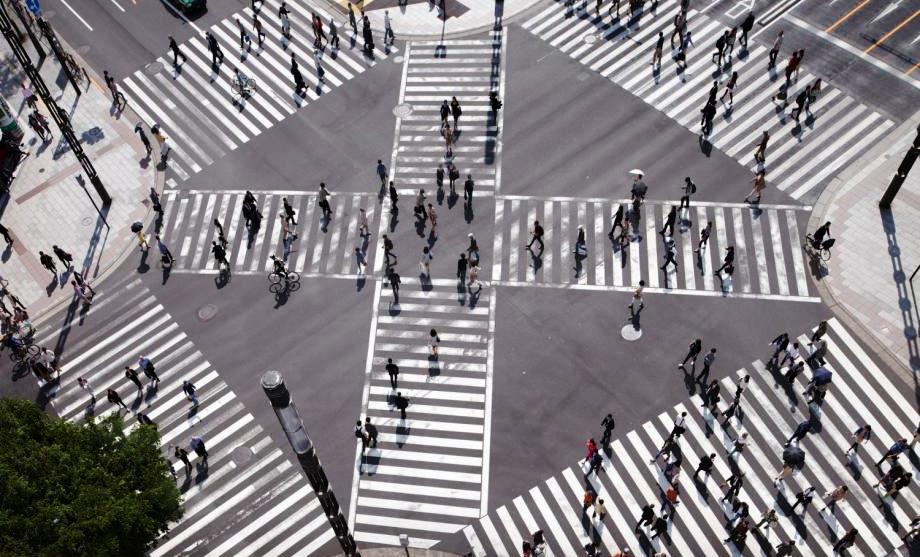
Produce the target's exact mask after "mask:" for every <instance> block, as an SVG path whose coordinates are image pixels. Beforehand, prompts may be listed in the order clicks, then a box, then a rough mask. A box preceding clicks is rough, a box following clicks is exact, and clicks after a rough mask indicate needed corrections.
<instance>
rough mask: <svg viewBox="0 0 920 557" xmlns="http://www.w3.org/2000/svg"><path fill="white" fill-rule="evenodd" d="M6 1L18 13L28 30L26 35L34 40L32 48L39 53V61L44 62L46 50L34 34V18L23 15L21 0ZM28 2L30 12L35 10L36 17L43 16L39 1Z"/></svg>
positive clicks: (28, 0) (29, 0)
mask: <svg viewBox="0 0 920 557" xmlns="http://www.w3.org/2000/svg"><path fill="white" fill-rule="evenodd" d="M4 1H6V2H8V3H9V5H10V6H11V7H12V8H13V11H14V12H16V16H17V17H18V18H19V21H20V23H22V24H23V26H24V27H25V28H26V33H27V34H28V35H29V38H30V39H32V46H34V47H35V52H37V53H38V58H39V60H43V59H44V58H45V56H47V54H46V53H45V49H44V48H42V44H41V41H39V40H38V37H36V36H35V33H33V32H32V22H33V21H34V18H33V17H32V16H31V15H29V14H25V13H23V10H22V5H21V4H20V3H19V0H4ZM26 2H27V3H28V8H29V10H33V9H34V10H35V14H36V15H40V14H41V9H40V8H39V7H38V0H26ZM17 31H18V29H17Z"/></svg>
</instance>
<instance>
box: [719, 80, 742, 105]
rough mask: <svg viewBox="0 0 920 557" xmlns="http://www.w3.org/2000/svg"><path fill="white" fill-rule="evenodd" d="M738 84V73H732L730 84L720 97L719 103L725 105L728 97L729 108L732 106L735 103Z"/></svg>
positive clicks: (727, 84)
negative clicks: (726, 96)
mask: <svg viewBox="0 0 920 557" xmlns="http://www.w3.org/2000/svg"><path fill="white" fill-rule="evenodd" d="M737 84H738V72H732V76H731V77H730V78H728V83H726V84H725V90H724V91H722V96H721V97H719V102H722V103H723V104H724V103H725V95H728V106H732V104H733V103H734V102H735V96H734V91H735V85H737Z"/></svg>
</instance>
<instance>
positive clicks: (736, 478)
mask: <svg viewBox="0 0 920 557" xmlns="http://www.w3.org/2000/svg"><path fill="white" fill-rule="evenodd" d="M743 485H744V472H734V473H732V475H731V476H729V477H728V478H727V479H726V480H725V481H724V482H722V483H721V484H719V487H720V488H724V487H726V486H727V487H728V490H727V491H726V492H725V495H723V496H722V498H721V499H719V501H727V500H734V499H735V498H736V497H737V496H738V493H739V492H740V491H741V487H742V486H743Z"/></svg>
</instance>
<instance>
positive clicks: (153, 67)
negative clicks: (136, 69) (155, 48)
mask: <svg viewBox="0 0 920 557" xmlns="http://www.w3.org/2000/svg"><path fill="white" fill-rule="evenodd" d="M144 71H145V72H147V73H149V74H150V75H156V74H158V73H160V72H162V71H163V64H161V63H159V62H153V63H150V64H147V67H146V68H144Z"/></svg>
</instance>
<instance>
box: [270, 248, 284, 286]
mask: <svg viewBox="0 0 920 557" xmlns="http://www.w3.org/2000/svg"><path fill="white" fill-rule="evenodd" d="M271 259H272V265H274V269H275V270H274V273H275V274H276V275H278V276H279V277H281V278H282V279H284V280H285V281H287V276H288V271H287V267H286V266H285V265H284V260H283V259H280V258H278V257H277V256H276V255H275V254H272V255H271Z"/></svg>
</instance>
